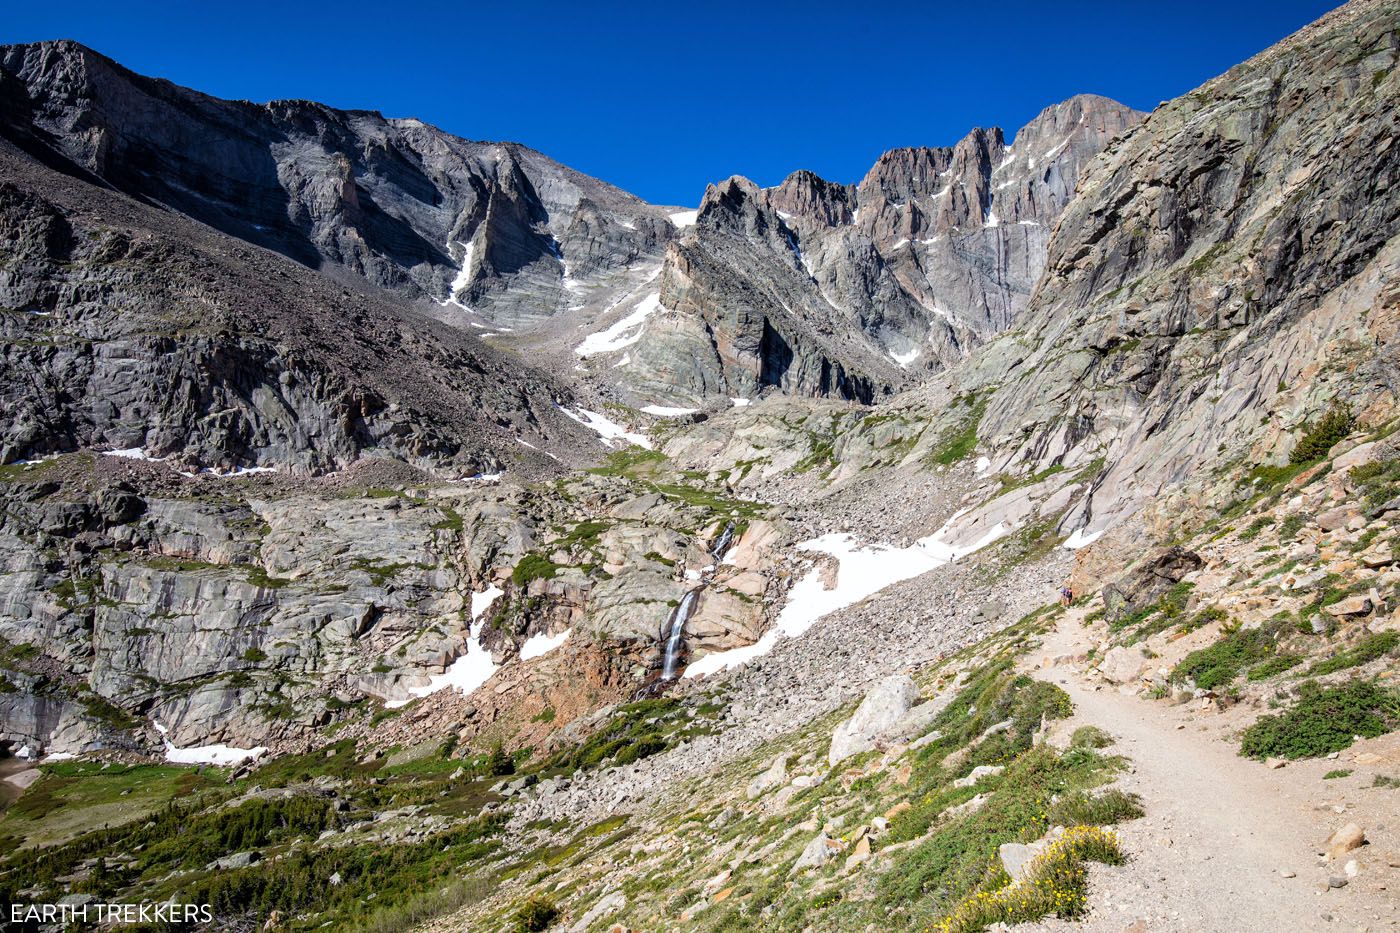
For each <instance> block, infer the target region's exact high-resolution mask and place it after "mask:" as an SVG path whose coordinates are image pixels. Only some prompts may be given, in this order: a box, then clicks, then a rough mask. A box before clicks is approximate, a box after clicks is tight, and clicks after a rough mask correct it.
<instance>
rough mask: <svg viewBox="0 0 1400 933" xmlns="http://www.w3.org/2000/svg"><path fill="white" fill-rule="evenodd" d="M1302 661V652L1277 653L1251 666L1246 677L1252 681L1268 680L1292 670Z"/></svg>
mask: <svg viewBox="0 0 1400 933" xmlns="http://www.w3.org/2000/svg"><path fill="white" fill-rule="evenodd" d="M1302 663H1303V656H1302V655H1301V654H1276V655H1274V656H1273V657H1272V658H1269V659H1268V660H1267V661H1264V662H1263V663H1261V664H1256V665H1254V666H1253V667H1251V668H1250V669H1249V673H1248V674H1247V675H1245V679H1246V680H1251V681H1255V680H1268V679H1269V678H1270V677H1273V676H1275V675H1277V674H1282V673H1283V672H1284V671H1287V670H1292V669H1293V668H1295V667H1297V666H1298V665H1299V664H1302Z"/></svg>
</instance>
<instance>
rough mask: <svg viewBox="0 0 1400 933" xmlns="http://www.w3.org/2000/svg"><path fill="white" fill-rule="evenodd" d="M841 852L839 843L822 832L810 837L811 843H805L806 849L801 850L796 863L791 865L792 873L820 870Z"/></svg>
mask: <svg viewBox="0 0 1400 933" xmlns="http://www.w3.org/2000/svg"><path fill="white" fill-rule="evenodd" d="M840 851H841V843H840V842H839V841H837V840H835V839H832V838H831V837H830V836H828V835H827V834H826V832H825V830H823V831H822V832H820V833H817V835H815V836H813V837H812V841H811V842H809V843H807V847H806V848H805V849H803V850H802V854H801V855H800V856H798V858H797V861H796V862H794V863H793V865H792V871H793V873H794V874H795V873H796V872H799V871H802V870H804V869H807V868H820V867H821V866H823V865H825V864H826V863H827V862H829V861H830V860H831V859H832V858H833V857H835V856H836V855H837V854H838V853H840Z"/></svg>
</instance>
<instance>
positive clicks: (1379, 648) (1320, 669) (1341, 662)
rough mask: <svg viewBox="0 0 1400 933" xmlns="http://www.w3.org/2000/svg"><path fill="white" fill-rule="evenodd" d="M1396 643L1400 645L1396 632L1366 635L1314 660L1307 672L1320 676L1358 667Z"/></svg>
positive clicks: (1393, 648)
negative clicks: (1316, 660) (1321, 658)
mask: <svg viewBox="0 0 1400 933" xmlns="http://www.w3.org/2000/svg"><path fill="white" fill-rule="evenodd" d="M1396 645H1400V633H1398V632H1379V633H1377V634H1375V635H1367V636H1366V637H1365V638H1363V639H1361V641H1359V642H1357V644H1356V645H1354V646H1353V647H1351V648H1348V649H1347V650H1345V651H1339V652H1337V653H1336V654H1334V655H1332V657H1330V658H1326V659H1324V660H1321V661H1318V662H1316V663H1315V664H1313V665H1312V666H1311V667H1309V668H1308V674H1309V676H1313V677H1320V676H1322V675H1323V674H1331V673H1334V672H1335V671H1342V670H1346V669H1347V668H1349V667H1360V666H1361V665H1363V664H1369V663H1370V662H1372V661H1374V660H1376V659H1377V658H1382V657H1384V656H1386V655H1387V654H1390V653H1391V652H1392V651H1394V650H1395V646H1396Z"/></svg>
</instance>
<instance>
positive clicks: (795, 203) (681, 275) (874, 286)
mask: <svg viewBox="0 0 1400 933" xmlns="http://www.w3.org/2000/svg"><path fill="white" fill-rule="evenodd" d="M1141 116H1142V115H1141V114H1139V113H1137V112H1136V111H1134V110H1131V109H1130V108H1127V107H1124V106H1122V105H1121V104H1117V103H1115V102H1113V101H1111V100H1108V99H1106V98H1102V97H1094V96H1090V95H1082V96H1079V97H1075V98H1072V99H1071V100H1068V101H1066V102H1064V103H1062V104H1059V105H1056V106H1054V107H1050V108H1048V109H1046V110H1045V111H1044V112H1043V113H1041V114H1040V115H1039V116H1038V117H1036V119H1035V120H1033V121H1031V122H1030V123H1028V124H1027V125H1026V126H1025V127H1023V128H1022V129H1021V131H1020V132H1018V133H1017V134H1016V139H1015V144H1014V146H1013V145H1011V144H1008V143H1007V142H1006V140H1005V138H1004V136H1003V134H1002V132H1001V130H999V129H992V130H981V129H978V130H974V131H973V132H972V133H971V134H969V135H968V136H967V137H966V138H965V139H963V140H962V141H961V142H959V143H958V144H957V145H956V146H954V147H952V148H942V149H896V150H892V151H890V152H887V153H885V155H883V156H882V157H881V158H880V160H879V161H878V162H877V163H876V164H875V166H874V167H872V168H871V170H870V172H869V173H868V174H867V175H866V177H865V178H864V179H863V180H862V181H861V182H860V183H859V184H857V185H839V184H835V183H833V182H829V181H826V180H824V179H821V178H819V177H817V176H816V175H813V174H812V173H811V172H805V171H804V172H797V173H794V174H793V175H791V176H789V177H788V178H787V179H786V180H785V181H784V182H783V183H782V184H781V185H779V186H777V187H776V188H769V189H760V188H758V186H756V185H754V184H753V183H752V182H750V181H748V180H747V179H744V178H731V179H729V180H728V181H725V182H722V183H720V184H717V185H712V186H711V187H710V188H709V190H707V191H706V193H705V197H704V199H703V200H702V201H701V205H700V210H699V216H698V219H697V222H696V225H695V227H694V228H692V229H691V230H689V231H687V232H686V234H685V236H683V237H682V238H681V239H679V240H677V241H676V242H674V243H673V244H672V245H671V247H670V248H669V250H668V252H667V254H666V263H665V266H664V269H663V272H662V276H661V284H660V289H659V296H660V304H661V307H662V308H664V309H665V312H664V313H661V314H655V315H652V316H651V317H650V318H649V319H648V320H647V322H646V325H645V331H644V332H643V334H642V338H641V340H640V342H639V343H638V344H637V345H636V346H632V347H629V348H628V350H627V357H626V361H625V362H623V363H619V364H617V365H619V366H620V367H621V370H622V375H623V379H624V381H625V384H626V385H627V386H628V387H629V388H631V389H632V390H634V391H636V392H638V393H639V394H642V395H645V396H648V397H661V398H668V399H672V400H678V401H685V402H687V403H696V402H700V401H703V400H704V399H706V398H708V397H711V396H714V395H728V396H736V397H744V398H748V397H752V396H754V395H756V394H758V393H760V392H763V391H765V390H768V389H770V388H771V389H776V390H777V391H781V392H783V393H786V394H792V395H807V396H832V397H836V398H843V399H851V400H856V401H860V402H864V403H869V402H871V401H875V400H878V399H880V398H881V397H882V396H885V395H888V394H890V393H891V392H892V391H894V390H895V389H897V388H900V387H903V386H907V385H908V384H910V383H911V382H912V381H913V380H914V379H915V378H917V376H918V375H919V374H927V373H928V372H930V371H932V370H937V369H940V368H943V367H946V366H948V365H951V364H953V363H955V362H957V361H959V360H961V359H962V358H964V357H965V356H966V355H967V354H968V353H969V352H970V351H971V350H972V349H973V348H975V347H976V346H978V345H979V344H981V343H982V342H984V341H985V340H986V339H987V338H989V337H991V336H993V335H995V334H997V333H999V332H1001V331H1003V330H1005V329H1007V328H1008V327H1010V326H1011V325H1012V323H1013V322H1014V321H1016V320H1017V318H1018V317H1019V314H1020V312H1021V310H1022V309H1023V308H1024V307H1025V305H1026V302H1027V300H1028V298H1029V296H1030V292H1031V287H1032V286H1033V285H1034V284H1035V281H1036V279H1037V278H1038V277H1039V276H1040V274H1041V271H1042V270H1043V269H1044V267H1045V262H1046V250H1047V244H1048V242H1049V239H1050V233H1051V231H1052V229H1053V228H1054V226H1055V223H1056V220H1057V218H1058V217H1059V214H1060V212H1061V211H1062V210H1063V209H1064V207H1065V205H1066V204H1068V203H1069V201H1070V198H1071V197H1072V196H1073V194H1074V190H1075V183H1076V180H1077V179H1078V177H1079V176H1080V174H1081V172H1082V171H1083V170H1084V169H1085V168H1086V167H1087V165H1088V163H1089V162H1090V161H1091V160H1092V159H1093V158H1094V157H1095V156H1096V155H1098V154H1099V153H1100V152H1101V151H1102V150H1104V148H1105V147H1107V146H1108V145H1109V143H1110V141H1111V140H1113V139H1114V138H1115V137H1116V136H1117V135H1119V134H1120V133H1123V132H1124V131H1126V130H1127V129H1129V128H1130V127H1132V126H1133V125H1134V124H1135V123H1136V122H1137V121H1138V120H1139V119H1140V118H1141ZM609 365H614V361H613V358H612V357H609Z"/></svg>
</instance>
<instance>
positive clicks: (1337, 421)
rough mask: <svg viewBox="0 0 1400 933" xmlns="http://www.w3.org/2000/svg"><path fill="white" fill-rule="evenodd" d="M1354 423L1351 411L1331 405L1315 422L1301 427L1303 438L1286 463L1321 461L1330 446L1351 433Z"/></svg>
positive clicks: (1343, 406) (1340, 406) (1342, 406)
mask: <svg viewBox="0 0 1400 933" xmlns="http://www.w3.org/2000/svg"><path fill="white" fill-rule="evenodd" d="M1355 423H1356V419H1355V418H1353V417H1352V414H1351V409H1349V408H1347V407H1346V406H1345V405H1333V406H1332V407H1331V408H1329V409H1328V410H1327V412H1326V414H1324V415H1323V416H1322V417H1321V418H1319V419H1318V420H1317V421H1316V422H1307V423H1305V424H1304V425H1303V436H1302V437H1301V438H1299V439H1298V444H1297V446H1295V447H1294V448H1293V452H1292V453H1290V454H1289V455H1288V462H1289V463H1312V462H1313V461H1315V460H1321V459H1322V458H1323V457H1325V456H1327V451H1329V450H1331V449H1332V445H1334V444H1336V443H1337V442H1338V441H1340V440H1341V439H1342V438H1344V437H1346V436H1347V435H1348V434H1350V433H1351V429H1352V426H1353V425H1354V424H1355Z"/></svg>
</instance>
